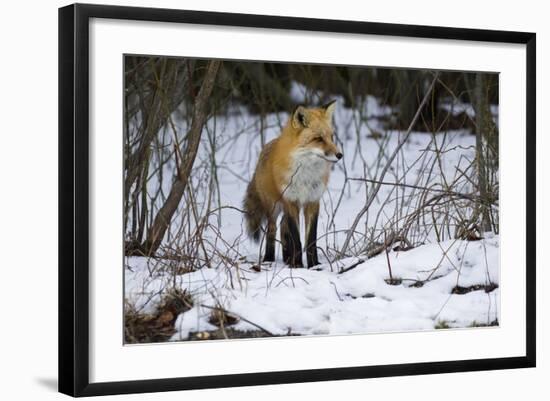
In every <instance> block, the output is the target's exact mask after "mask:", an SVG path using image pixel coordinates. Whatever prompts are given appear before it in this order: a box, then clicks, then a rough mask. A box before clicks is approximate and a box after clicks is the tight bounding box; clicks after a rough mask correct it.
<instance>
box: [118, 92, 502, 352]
mask: <svg viewBox="0 0 550 401" xmlns="http://www.w3.org/2000/svg"><path fill="white" fill-rule="evenodd" d="M303 91H304V89H303V88H301V87H300V86H299V85H295V86H294V88H293V90H292V94H293V96H294V97H295V98H299V97H300V96H301V97H302V98H303V100H304V101H305V100H307V99H310V100H311V94H307V93H305V92H303ZM313 100H315V99H313ZM342 104H343V101H342V100H341V99H340V101H339V105H340V106H339V107H338V108H337V111H336V113H335V120H334V121H335V128H336V130H335V133H336V136H337V140H338V142H339V144H340V145H341V148H342V150H343V153H344V158H343V159H342V160H341V161H340V162H338V163H336V165H335V167H334V169H333V172H332V174H331V178H330V182H329V188H328V190H327V191H326V193H325V194H324V196H323V199H322V202H321V211H320V216H319V228H318V236H319V240H318V246H319V247H321V248H323V250H324V251H325V252H321V253H320V255H319V257H320V261H321V263H322V264H321V265H320V266H317V269H311V270H308V269H289V268H288V267H287V266H285V265H284V264H283V263H282V260H281V258H282V257H281V249H280V246H279V245H277V247H276V248H277V249H276V259H277V261H276V262H275V263H272V264H262V265H261V271H256V270H258V269H257V267H256V268H253V266H257V265H258V262H259V260H260V257H261V251H263V250H261V249H260V248H259V245H258V244H255V243H254V242H252V241H250V240H249V239H248V238H247V237H246V235H245V233H244V224H243V223H244V222H243V215H242V213H241V212H239V211H238V210H237V209H233V208H230V207H234V208H240V207H241V204H242V199H243V196H244V192H245V189H246V185H247V183H248V181H249V180H250V178H251V176H252V174H253V172H254V166H255V163H256V159H257V155H258V154H259V152H260V149H261V146H262V137H263V141H264V143H265V142H267V141H269V140H270V139H272V138H274V137H275V136H277V135H278V133H279V132H280V128H281V126H282V125H284V124H285V122H286V120H287V118H288V114H285V113H278V114H269V115H267V116H266V117H265V121H264V122H263V124H260V121H259V118H258V117H257V116H254V115H250V114H249V113H248V112H246V110H245V109H244V108H241V107H239V106H235V107H234V110H233V111H232V113H230V114H228V116H225V117H223V116H218V117H216V119H215V120H214V119H211V120H210V121H209V122H208V124H207V129H206V130H205V132H204V133H203V141H202V143H201V148H200V151H199V155H198V157H197V160H196V162H195V167H194V174H193V185H194V188H196V193H195V199H194V200H195V201H196V205H197V210H196V211H195V212H196V213H198V215H199V216H203V215H204V213H205V211H206V209H207V205H208V204H209V205H210V206H209V207H210V209H213V208H216V207H218V206H222V207H223V208H222V209H220V210H219V211H218V212H216V213H214V214H212V215H211V216H210V217H209V218H208V220H209V221H211V222H212V224H213V225H214V226H216V229H215V230H213V229H211V228H208V227H207V228H206V229H205V230H204V232H203V233H202V235H203V237H204V238H206V239H207V241H205V243H204V244H202V246H204V249H205V250H206V252H211V251H212V255H219V254H222V255H223V257H224V258H227V259H229V260H232V261H234V262H233V264H232V266H228V265H227V264H224V263H219V256H213V258H215V259H216V258H217V259H218V260H216V261H213V263H211V265H212V266H213V267H212V268H206V267H204V268H201V269H199V270H196V271H192V272H187V270H185V269H183V270H182V269H181V266H180V265H181V264H180V263H178V262H177V261H174V260H158V259H147V258H141V257H128V258H126V267H125V294H126V301H127V303H128V304H129V305H133V306H134V307H135V308H136V309H137V310H139V311H142V312H146V313H147V312H148V313H154V311H155V308H156V306H157V305H158V303H159V302H160V301H161V299H162V296H163V294H165V293H166V292H167V291H168V290H169V289H170V288H174V287H176V288H178V289H180V290H185V291H186V292H187V293H188V294H190V295H191V296H192V298H193V303H194V307H193V308H192V309H191V310H188V311H186V312H184V313H182V314H180V315H179V316H178V317H177V319H176V323H175V328H176V330H177V332H176V334H174V336H173V337H172V340H174V341H177V340H185V339H187V338H188V335H189V333H190V332H198V331H208V330H214V329H216V326H213V325H211V324H210V323H208V319H209V316H210V314H211V312H212V309H211V308H212V307H219V306H222V307H223V308H224V309H225V310H227V311H229V312H232V313H233V314H235V315H236V316H238V317H240V318H241V319H240V320H239V322H238V323H237V324H236V325H234V326H232V328H234V329H237V330H257V329H258V328H257V326H254V325H253V324H251V323H248V322H247V321H249V322H253V323H255V324H256V325H258V326H261V327H262V328H264V329H265V330H268V331H269V332H271V333H273V334H282V335H284V334H289V333H291V334H302V335H312V334H344V333H368V332H382V331H405V330H430V329H434V328H436V327H438V328H439V327H469V326H472V325H474V326H476V325H487V324H492V323H494V322H497V321H498V319H499V313H500V310H499V289H498V288H496V289H493V290H492V291H490V292H485V291H484V290H483V288H481V287H478V288H481V289H478V290H475V291H470V292H467V293H464V294H456V293H453V288H455V287H456V286H461V287H466V288H467V287H470V286H488V285H493V284H496V286H498V285H499V238H498V236H497V235H493V234H489V233H487V234H485V235H484V239H483V240H480V241H464V240H456V239H454V238H455V233H456V227H455V226H454V225H453V221H454V220H453V219H452V218H451V219H450V218H449V216H454V215H460V217H461V219H467V218H468V217H469V216H471V215H472V213H474V211H473V210H471V209H470V208H469V207H466V206H464V207H463V203H461V200H460V199H459V200H457V201H455V202H450V203H448V204H447V205H446V206H445V207H444V208H442V209H438V208H431V209H430V210H429V214H420V215H419V216H417V220H418V221H417V222H416V220H415V222H416V223H415V224H413V225H412V226H411V230H410V231H409V236H410V237H409V238H408V240H409V241H410V242H411V243H412V245H413V246H414V248H413V249H411V250H408V251H399V250H398V251H394V250H392V249H391V248H390V252H389V253H388V254H387V255H386V253H385V252H382V253H381V254H379V255H377V256H375V257H373V258H370V259H368V258H367V257H366V252H367V250H368V246H369V244H372V242H373V241H374V242H376V241H378V242H380V240H382V241H383V240H384V237H383V236H382V234H381V233H383V232H390V231H395V232H397V231H399V230H400V229H402V228H403V226H404V225H405V223H406V222H409V223H410V221H411V220H408V217H409V216H410V215H411V214H414V212H415V210H417V209H418V207H419V206H420V205H422V203H423V202H426V200H427V199H429V196H432V195H434V194H435V195H437V194H439V193H440V192H438V191H441V190H442V189H446V188H447V187H446V185H448V183H453V185H452V190H453V191H456V192H459V193H465V194H469V193H471V192H472V184H471V183H472V181H471V177H472V174H473V171H472V169H471V163H472V160H473V159H474V156H475V137H474V136H473V135H471V133H470V132H468V131H466V130H462V131H449V132H444V133H438V134H437V135H431V134H427V133H415V132H413V133H411V135H410V136H409V138H408V141H407V142H406V143H405V145H404V146H403V148H402V150H401V152H399V154H398V156H397V157H396V159H395V161H394V162H393V163H392V165H391V168H390V170H389V171H388V173H387V174H386V176H385V177H384V180H383V181H384V182H387V183H399V184H400V185H401V186H395V185H382V186H381V188H380V191H379V192H378V195H377V198H376V200H375V201H374V202H373V204H372V206H371V207H370V208H369V211H368V213H366V214H365V215H364V216H362V217H361V219H360V220H359V224H358V225H357V231H358V234H357V235H356V236H354V238H353V241H352V246H350V249H349V252H347V255H353V256H348V257H346V258H343V259H340V260H338V261H337V262H334V260H336V259H337V257H336V256H337V251H338V250H339V249H341V246H342V243H343V242H344V239H345V238H346V235H347V230H348V229H349V227H350V226H351V224H352V222H353V221H354V220H355V218H356V216H357V214H358V212H359V211H360V210H361V209H362V208H363V206H364V205H365V202H366V199H367V198H368V196H369V194H370V193H371V191H372V189H373V187H374V183H365V182H364V181H361V180H357V181H356V180H352V179H353V178H359V179H363V178H367V179H371V180H378V179H379V174H380V171H381V170H382V168H383V166H384V165H385V160H387V158H388V155H389V154H391V152H392V151H393V150H394V149H395V147H396V146H397V145H398V143H399V141H400V140H401V138H402V135H403V133H400V132H395V131H387V130H385V129H384V126H383V123H382V122H380V121H379V120H378V119H377V118H376V116H380V115H385V114H388V113H391V110H390V109H389V108H388V107H382V106H380V105H379V104H378V101H377V100H376V99H375V98H372V97H367V98H366V101H365V102H364V104H362V105H361V106H360V108H359V109H355V110H351V109H346V108H344V107H342V106H341V105H342ZM459 106H460V107H463V105H459ZM496 113H498V110H495V114H496ZM176 124H177V125H178V128H179V131H180V132H181V133H182V135H183V133H185V131H186V129H185V128H186V127H185V124H184V123H183V122H182V121H176ZM260 127H263V133H262V135H260ZM166 135H170V134H169V133H166ZM212 160H215V164H216V166H217V169H216V171H215V175H214V173H212V171H211V169H210V168H208V166H209V165H210V163H211V161H212ZM204 166H207V167H204ZM173 168H174V166H173V164H171V163H167V164H166V165H165V166H164V169H165V171H166V173H165V176H170V175H171V174H173ZM148 185H149V187H150V188H151V191H154V190H155V189H156V188H157V187H158V183H157V182H156V181H155V179H154V177H153V179H151V180H150V181H149V184H148ZM213 188H214V189H213ZM418 188H430V191H432V190H433V191H434V192H430V191H428V192H426V191H422V190H419V189H418ZM169 189H170V180H168V179H165V180H164V181H163V190H164V193H165V194H167V193H168V191H169ZM209 191H212V193H214V194H215V196H214V199H208V192H209ZM426 196H428V197H426ZM227 206H229V207H227ZM182 207H183V208H184V207H185V205H182ZM179 218H180V217H179V216H176V218H175V219H174V220H173V222H172V225H171V227H170V233H169V235H168V236H167V238H166V239H165V242H167V243H168V242H171V241H174V239H175V238H178V231H179V230H180V226H181V225H182V224H183V223H180V221H179V220H178V219H179ZM302 223H303V222H302ZM218 228H219V229H218ZM302 232H303V227H302ZM180 234H181V233H180ZM184 237H185V236H180V238H184ZM177 241H178V240H176V242H177ZM172 245H173V244H172ZM396 245H398V243H397V244H396ZM214 249H215V250H216V251H217V252H213V251H214ZM304 259H305V258H304ZM359 259H361V260H364V262H363V263H361V264H358V265H357V266H356V267H355V268H353V269H351V270H349V271H347V272H345V273H343V274H339V272H340V271H341V270H342V269H345V268H346V267H349V266H351V265H354V264H356V263H357V261H358V260H359ZM389 266H390V267H391V270H392V276H393V277H394V278H399V279H401V281H400V282H398V284H396V285H395V283H394V284H388V283H387V282H386V281H385V280H386V279H388V278H389V269H388V267H389ZM175 272H179V273H181V274H176V273H175ZM493 287H495V286H493ZM491 289H492V287H491Z"/></svg>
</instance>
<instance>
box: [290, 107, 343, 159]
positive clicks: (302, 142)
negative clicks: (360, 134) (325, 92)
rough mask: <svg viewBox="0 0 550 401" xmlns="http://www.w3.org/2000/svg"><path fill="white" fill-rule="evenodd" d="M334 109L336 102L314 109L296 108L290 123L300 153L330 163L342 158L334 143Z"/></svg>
mask: <svg viewBox="0 0 550 401" xmlns="http://www.w3.org/2000/svg"><path fill="white" fill-rule="evenodd" d="M335 107H336V101H332V102H330V103H328V104H326V105H324V106H321V107H316V108H306V107H304V106H298V107H296V109H295V110H294V112H293V113H292V115H291V117H290V123H291V126H292V128H293V130H292V131H293V135H295V139H296V141H297V145H298V148H299V151H300V153H304V152H307V153H311V154H312V155H315V156H318V157H320V158H322V159H325V160H326V161H328V162H332V163H336V162H337V161H338V160H340V159H341V158H342V156H343V155H342V151H341V150H340V149H339V148H338V146H336V144H335V143H334V130H333V128H332V114H333V112H334V108H335Z"/></svg>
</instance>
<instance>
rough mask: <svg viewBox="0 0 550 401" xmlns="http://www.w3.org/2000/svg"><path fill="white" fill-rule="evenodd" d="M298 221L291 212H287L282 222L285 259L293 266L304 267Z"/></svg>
mask: <svg viewBox="0 0 550 401" xmlns="http://www.w3.org/2000/svg"><path fill="white" fill-rule="evenodd" d="M297 223H298V222H297V221H296V219H294V218H293V217H292V216H291V215H290V214H288V213H285V214H284V216H283V222H282V224H281V239H282V243H283V259H284V261H285V263H286V264H287V265H289V266H291V267H303V266H304V265H303V264H302V243H301V242H300V231H299V230H298V224H297Z"/></svg>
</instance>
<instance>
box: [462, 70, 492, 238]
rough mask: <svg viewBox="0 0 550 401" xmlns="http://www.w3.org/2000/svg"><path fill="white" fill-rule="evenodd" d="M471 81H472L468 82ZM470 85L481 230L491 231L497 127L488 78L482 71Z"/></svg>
mask: <svg viewBox="0 0 550 401" xmlns="http://www.w3.org/2000/svg"><path fill="white" fill-rule="evenodd" d="M468 81H470V82H468ZM466 82H467V84H468V86H469V87H470V88H469V90H470V93H471V94H472V95H473V96H470V100H471V103H472V107H473V108H474V112H475V121H476V165H477V174H478V185H479V196H480V198H481V202H480V205H479V207H480V213H481V230H482V231H483V232H485V231H491V230H492V225H491V211H490V210H489V208H490V206H489V205H490V198H491V196H490V195H491V188H489V177H490V174H489V173H490V171H491V170H492V169H493V168H494V167H495V166H497V165H498V157H496V158H495V155H498V148H497V149H495V146H494V143H495V138H497V140H496V143H497V146H498V137H497V136H496V127H495V124H494V122H493V117H492V115H491V111H490V108H489V98H488V95H487V94H488V90H487V78H486V76H485V75H484V74H482V73H477V74H476V75H475V83H473V84H472V82H471V80H468V79H466ZM472 86H473V88H472Z"/></svg>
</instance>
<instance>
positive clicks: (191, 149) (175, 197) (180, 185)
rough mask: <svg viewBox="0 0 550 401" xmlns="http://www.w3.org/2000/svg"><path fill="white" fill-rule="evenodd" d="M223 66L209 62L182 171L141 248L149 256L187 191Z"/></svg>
mask: <svg viewBox="0 0 550 401" xmlns="http://www.w3.org/2000/svg"><path fill="white" fill-rule="evenodd" d="M220 65H221V61H219V60H211V61H209V62H208V67H207V71H206V75H205V77H204V80H203V82H202V85H201V88H200V91H199V93H198V95H197V97H196V99H195V105H194V108H193V119H192V122H191V128H190V129H189V132H188V133H187V146H186V148H185V149H182V150H181V151H179V150H178V152H179V154H180V155H181V156H182V160H181V164H180V166H177V168H178V167H179V171H176V174H175V179H174V182H173V184H172V188H171V189H170V193H169V194H168V197H167V198H166V201H165V202H164V205H162V207H161V208H160V210H159V211H158V213H157V215H156V217H155V219H154V221H153V224H152V225H151V227H150V228H149V230H148V233H147V238H146V239H145V241H144V243H143V245H142V247H141V248H142V250H143V251H144V253H146V254H147V255H153V254H154V253H155V252H156V251H157V250H158V248H159V246H160V244H161V242H162V239H163V238H164V234H165V233H166V230H167V229H168V226H169V225H170V220H171V219H172V216H173V215H174V213H175V211H176V209H177V207H178V205H179V203H180V201H181V198H182V197H183V194H184V192H185V189H186V188H187V183H188V178H189V175H190V174H191V169H192V168H193V163H194V161H195V157H196V156H197V151H198V149H199V144H200V140H201V133H202V128H203V126H204V123H205V122H206V118H207V112H208V100H209V98H210V95H211V93H212V89H213V87H214V83H215V81H216V75H217V73H218V69H219V67H220Z"/></svg>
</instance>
